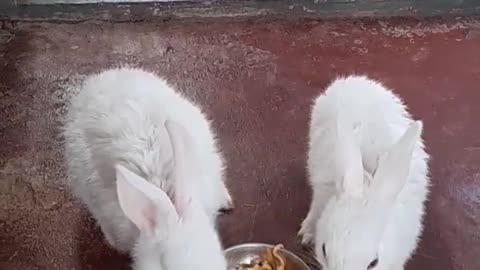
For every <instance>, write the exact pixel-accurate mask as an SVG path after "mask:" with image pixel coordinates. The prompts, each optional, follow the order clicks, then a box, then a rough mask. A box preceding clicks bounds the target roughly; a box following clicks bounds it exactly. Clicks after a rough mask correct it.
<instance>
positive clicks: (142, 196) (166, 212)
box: [115, 165, 177, 234]
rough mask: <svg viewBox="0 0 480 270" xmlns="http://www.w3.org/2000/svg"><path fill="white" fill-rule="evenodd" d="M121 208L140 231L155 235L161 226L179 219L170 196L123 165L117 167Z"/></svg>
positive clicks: (118, 194)
mask: <svg viewBox="0 0 480 270" xmlns="http://www.w3.org/2000/svg"><path fill="white" fill-rule="evenodd" d="M115 173H116V178H117V196H118V201H119V203H120V208H121V209H122V210H123V212H124V214H125V215H126V216H127V218H128V219H130V220H131V221H132V222H133V223H134V224H135V225H136V226H137V227H138V229H139V230H140V231H142V232H146V233H149V234H153V233H154V232H155V229H157V228H158V226H159V225H161V224H162V223H164V222H165V219H167V220H166V221H167V222H168V221H174V220H175V219H176V218H177V213H176V211H175V207H174V206H173V204H172V202H171V201H170V198H169V197H168V195H167V194H166V193H165V192H164V191H163V190H161V189H160V188H158V187H156V186H155V185H153V184H151V183H149V182H148V181H147V180H145V179H144V178H142V177H140V176H138V175H137V174H135V173H133V172H132V171H130V170H129V169H127V168H125V167H124V166H122V165H117V166H116V167H115Z"/></svg>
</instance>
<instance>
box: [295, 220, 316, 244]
mask: <svg viewBox="0 0 480 270" xmlns="http://www.w3.org/2000/svg"><path fill="white" fill-rule="evenodd" d="M298 236H299V237H301V238H302V245H304V246H310V245H313V244H314V236H315V222H313V220H311V219H309V218H306V219H305V220H304V221H303V222H302V226H301V228H300V230H299V231H298Z"/></svg>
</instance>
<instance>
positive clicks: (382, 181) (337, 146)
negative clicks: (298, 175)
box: [299, 76, 429, 270]
mask: <svg viewBox="0 0 480 270" xmlns="http://www.w3.org/2000/svg"><path fill="white" fill-rule="evenodd" d="M310 121H311V122H310V133H309V152H308V161H307V167H308V168H307V170H308V174H309V181H310V185H311V186H312V189H313V199H312V202H311V206H310V210H309V213H308V215H307V217H306V218H305V220H304V221H303V223H302V226H301V229H300V231H299V235H301V236H303V239H302V242H303V243H304V244H315V253H316V256H317V259H318V260H319V262H320V263H321V264H322V266H323V269H324V270H358V269H360V270H362V269H364V270H372V269H375V270H401V269H403V267H404V264H405V263H406V261H407V260H408V259H409V258H410V256H411V254H412V252H413V251H414V250H415V249H416V246H417V242H418V239H419V237H420V235H421V232H422V229H423V224H422V223H423V222H422V221H423V215H424V210H425V207H424V203H425V201H426V199H427V197H428V189H429V176H428V168H427V163H428V159H429V157H428V155H427V154H426V153H425V151H424V145H423V142H422V139H421V133H422V126H423V124H422V122H421V121H413V120H412V118H411V116H410V114H409V113H408V112H407V109H406V107H405V106H404V105H403V103H402V101H401V100H400V99H399V98H398V97H396V96H395V95H394V94H393V93H392V92H391V91H390V90H388V89H386V88H385V87H384V86H383V85H382V84H380V83H378V82H376V81H372V80H370V79H368V78H367V77H364V76H350V77H346V78H340V79H337V80H335V81H334V82H333V83H332V84H331V85H330V86H329V87H328V88H327V90H326V91H325V93H324V94H322V95H320V96H319V97H318V98H316V100H315V104H314V106H313V110H312V113H311V120H310Z"/></svg>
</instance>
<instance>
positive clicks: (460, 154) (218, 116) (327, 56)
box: [0, 19, 480, 270]
mask: <svg viewBox="0 0 480 270" xmlns="http://www.w3.org/2000/svg"><path fill="white" fill-rule="evenodd" d="M120 64H131V65H134V66H142V67H145V68H148V69H150V70H153V71H156V72H158V73H159V74H162V75H164V76H166V78H168V80H169V81H170V82H172V83H173V84H175V85H176V86H177V87H178V89H179V90H180V91H182V92H184V93H186V94H187V95H188V96H189V97H191V98H192V99H194V100H196V101H197V102H198V103H200V104H201V105H202V106H203V107H204V109H205V111H206V112H207V113H208V114H209V115H210V116H211V117H212V118H213V119H214V127H215V129H216V131H217V133H218V135H219V139H220V141H219V143H220V145H221V148H222V150H223V152H224V153H225V156H226V158H227V164H228V169H227V176H228V185H229V187H230V189H231V191H232V194H233V195H234V197H235V200H236V209H235V210H234V212H232V213H231V214H229V215H225V216H222V217H221V218H220V221H219V229H220V233H221V236H222V239H223V243H224V245H225V246H226V247H228V246H230V245H233V244H238V243H242V242H250V241H258V242H268V243H284V244H285V245H286V247H287V248H289V249H292V250H294V251H296V252H298V253H299V254H301V256H302V257H304V258H307V260H308V261H309V262H312V260H311V259H308V254H309V252H308V251H306V250H303V249H302V248H301V247H300V245H299V240H298V239H297V237H296V232H297V230H298V229H299V224H300V222H301V220H302V218H303V217H304V216H305V214H306V212H307V207H308V202H309V197H310V190H309V188H308V187H307V185H306V175H305V150H306V133H307V120H308V113H309V108H310V104H311V100H312V98H313V97H314V96H315V95H317V94H318V93H320V92H321V91H322V89H323V88H324V87H325V86H326V85H327V84H328V83H329V82H330V81H331V80H332V79H333V78H335V76H337V75H341V74H349V73H365V74H368V75H370V76H371V77H372V78H375V79H380V80H382V81H383V82H385V84H386V85H387V86H389V87H392V88H393V89H395V91H396V92H397V93H398V94H399V95H401V97H402V98H403V99H404V100H405V102H406V103H407V104H408V105H409V107H410V108H411V112H412V113H413V115H414V116H415V118H418V119H423V120H424V123H425V136H424V137H425V140H426V145H427V147H428V152H429V153H430V154H431V155H432V160H431V163H430V165H431V176H432V182H433V187H432V194H431V198H430V201H429V203H428V214H427V217H426V229H425V233H424V235H423V237H422V241H421V244H420V247H419V249H418V251H417V252H416V254H415V256H414V257H413V258H412V260H411V261H410V263H409V264H408V265H407V267H406V269H407V270H424V269H436V270H451V269H454V270H475V269H480V260H479V259H478V258H479V257H480V226H479V225H480V165H479V164H480V128H479V126H478V116H479V115H480V106H478V103H479V102H480V89H479V81H480V21H478V20H475V19H449V20H442V19H436V20H428V21H418V20H414V19H391V20H356V21H348V20H329V21H315V20H295V21H269V20H266V19H263V20H258V19H257V20H254V19H252V20H227V19H216V20H205V21H202V22H198V21H196V22H194V21H174V20H172V21H167V22H163V23H123V24H109V23H94V22H87V23H77V24H48V23H36V24H28V23H20V24H16V25H8V24H4V25H3V29H2V30H0V142H1V144H0V269H12V270H13V269H15V270H17V269H25V270H30V269H48V270H54V269H61V270H66V269H68V270H71V269H77V270H87V269H128V261H129V260H128V258H127V257H126V256H122V255H119V254H117V253H116V252H114V251H112V250H111V249H110V248H108V247H107V246H106V245H105V244H104V242H103V240H102V236H101V234H100V231H99V229H98V228H97V227H96V226H95V224H94V222H93V220H92V219H91V218H89V215H88V213H86V211H85V210H83V209H82V208H81V206H80V205H79V203H78V202H76V201H74V200H73V199H72V197H71V196H70V195H69V194H68V192H67V190H66V186H65V181H66V175H65V165H64V163H63V153H62V149H63V145H62V143H63V142H62V141H63V139H62V137H61V136H60V133H59V128H60V127H61V124H62V117H63V115H64V113H65V103H66V102H67V101H68V98H69V97H70V96H71V95H72V94H73V93H75V91H76V88H75V85H76V84H77V83H78V82H79V81H80V80H82V78H84V77H85V76H86V75H88V74H90V73H92V72H98V71H100V70H101V69H103V68H106V67H111V66H115V65H120Z"/></svg>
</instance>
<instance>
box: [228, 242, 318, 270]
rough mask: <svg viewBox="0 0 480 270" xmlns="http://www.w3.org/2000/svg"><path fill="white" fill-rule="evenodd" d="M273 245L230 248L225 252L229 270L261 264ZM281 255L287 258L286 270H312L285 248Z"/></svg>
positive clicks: (249, 245)
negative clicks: (264, 255)
mask: <svg viewBox="0 0 480 270" xmlns="http://www.w3.org/2000/svg"><path fill="white" fill-rule="evenodd" d="M273 247H274V246H273V245H269V244H262V243H246V244H240V245H236V246H233V247H230V248H228V249H226V250H225V252H224V253H225V258H226V259H227V270H232V269H235V268H237V267H238V266H240V265H244V264H247V265H248V264H252V262H253V263H256V262H259V261H260V259H261V256H262V255H263V254H265V252H266V251H267V249H269V248H273ZM279 253H280V254H282V255H283V256H285V261H286V262H285V270H310V267H308V266H307V264H306V263H305V262H304V261H303V260H302V259H300V258H299V257H298V256H297V255H295V254H293V253H292V252H291V251H288V250H286V249H285V248H283V249H280V251H279Z"/></svg>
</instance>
